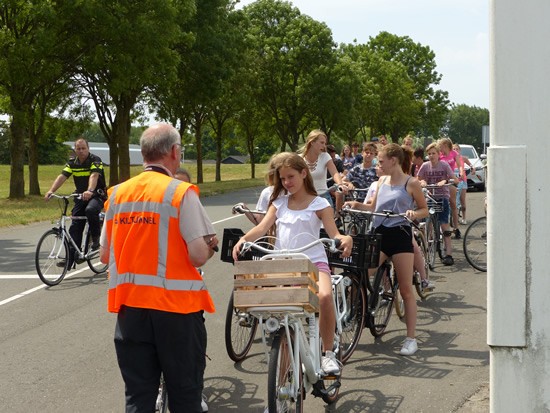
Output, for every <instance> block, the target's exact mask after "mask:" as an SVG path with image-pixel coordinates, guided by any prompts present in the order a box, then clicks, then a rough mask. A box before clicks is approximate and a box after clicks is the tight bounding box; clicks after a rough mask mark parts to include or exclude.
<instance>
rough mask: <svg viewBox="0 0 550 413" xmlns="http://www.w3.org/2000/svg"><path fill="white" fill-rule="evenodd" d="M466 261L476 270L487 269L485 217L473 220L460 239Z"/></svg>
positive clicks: (484, 270)
mask: <svg viewBox="0 0 550 413" xmlns="http://www.w3.org/2000/svg"><path fill="white" fill-rule="evenodd" d="M462 243H463V244H462V245H463V247H464V256H465V257H466V261H468V263H469V264H470V265H471V266H472V267H474V268H475V269H476V270H478V271H483V272H486V271H487V217H480V218H478V219H476V220H475V221H473V222H472V223H471V224H470V225H469V226H468V228H467V229H466V232H465V233H464V240H463V241H462Z"/></svg>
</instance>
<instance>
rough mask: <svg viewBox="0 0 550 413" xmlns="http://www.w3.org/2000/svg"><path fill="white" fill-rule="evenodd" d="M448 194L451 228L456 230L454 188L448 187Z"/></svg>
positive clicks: (456, 217) (456, 211)
mask: <svg viewBox="0 0 550 413" xmlns="http://www.w3.org/2000/svg"><path fill="white" fill-rule="evenodd" d="M449 192H450V193H451V197H450V198H449V203H450V204H451V217H452V227H453V228H458V209H457V208H456V186H454V185H451V186H449Z"/></svg>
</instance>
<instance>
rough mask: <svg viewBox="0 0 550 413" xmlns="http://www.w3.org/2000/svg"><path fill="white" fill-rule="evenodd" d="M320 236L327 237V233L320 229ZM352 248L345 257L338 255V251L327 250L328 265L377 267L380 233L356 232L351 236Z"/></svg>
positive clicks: (349, 268) (352, 268) (362, 267)
mask: <svg viewBox="0 0 550 413" xmlns="http://www.w3.org/2000/svg"><path fill="white" fill-rule="evenodd" d="M320 237H321V238H329V236H328V234H327V233H326V232H325V231H324V230H321V233H320ZM352 238H353V248H352V250H351V255H350V256H349V257H346V258H342V257H341V256H340V254H341V253H340V252H330V251H328V250H327V257H328V262H329V265H330V266H332V267H336V268H342V269H348V270H365V269H367V268H377V267H378V265H379V262H378V261H379V259H380V244H381V241H382V235H380V234H357V235H354V236H352Z"/></svg>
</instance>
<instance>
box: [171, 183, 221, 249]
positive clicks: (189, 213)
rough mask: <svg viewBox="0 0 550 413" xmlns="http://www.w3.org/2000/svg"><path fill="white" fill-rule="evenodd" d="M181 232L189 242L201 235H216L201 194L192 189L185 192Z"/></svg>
mask: <svg viewBox="0 0 550 413" xmlns="http://www.w3.org/2000/svg"><path fill="white" fill-rule="evenodd" d="M180 232H181V236H182V237H183V239H184V240H185V242H187V243H189V242H191V241H193V240H194V239H197V238H199V237H206V236H208V235H216V230H215V229H214V226H213V225H212V223H211V222H210V218H208V215H207V214H206V210H205V209H204V206H203V205H202V204H201V201H200V199H199V196H198V195H197V193H196V192H195V191H193V190H192V189H189V190H188V191H187V192H185V196H184V197H183V201H182V203H181V205H180Z"/></svg>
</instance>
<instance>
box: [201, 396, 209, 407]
mask: <svg viewBox="0 0 550 413" xmlns="http://www.w3.org/2000/svg"><path fill="white" fill-rule="evenodd" d="M201 408H202V411H203V412H207V411H208V405H207V404H206V396H205V395H204V393H203V394H202V400H201Z"/></svg>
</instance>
